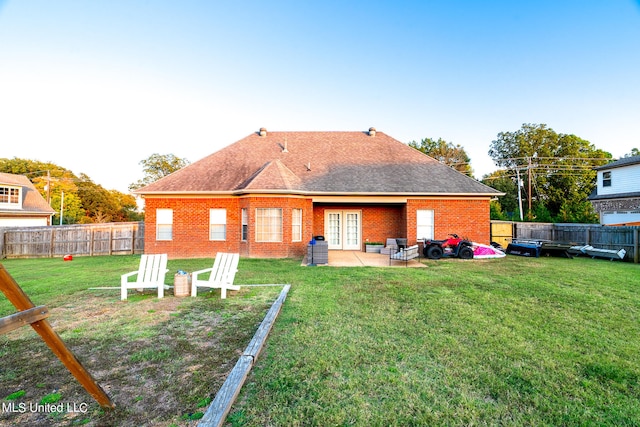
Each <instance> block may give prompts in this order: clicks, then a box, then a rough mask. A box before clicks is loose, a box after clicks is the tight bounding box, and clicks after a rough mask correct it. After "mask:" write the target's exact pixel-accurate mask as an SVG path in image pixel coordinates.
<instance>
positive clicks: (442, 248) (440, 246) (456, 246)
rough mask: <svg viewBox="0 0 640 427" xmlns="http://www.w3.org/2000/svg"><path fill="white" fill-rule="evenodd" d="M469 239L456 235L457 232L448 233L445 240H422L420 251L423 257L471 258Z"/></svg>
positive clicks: (471, 249)
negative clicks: (422, 247)
mask: <svg viewBox="0 0 640 427" xmlns="http://www.w3.org/2000/svg"><path fill="white" fill-rule="evenodd" d="M471 246H472V243H471V242H470V241H469V240H466V239H462V238H460V237H458V235H457V234H449V238H448V239H445V240H428V239H425V241H424V249H423V250H422V253H423V254H424V256H425V258H429V259H440V258H442V257H451V258H462V259H472V258H473V248H472V247H471Z"/></svg>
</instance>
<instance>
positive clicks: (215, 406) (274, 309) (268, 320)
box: [198, 285, 291, 427]
mask: <svg viewBox="0 0 640 427" xmlns="http://www.w3.org/2000/svg"><path fill="white" fill-rule="evenodd" d="M270 286H271V285H270ZM290 288H291V285H284V288H283V289H282V291H281V292H280V295H279V296H278V298H277V299H276V301H275V302H274V303H273V305H272V306H271V308H270V309H269V311H268V312H267V315H266V316H265V317H264V320H262V323H260V326H259V327H258V330H257V331H256V333H255V334H254V335H253V339H252V340H251V342H250V343H249V345H248V346H247V348H246V349H245V351H244V353H243V354H242V356H240V358H239V359H238V361H237V362H236V365H235V366H234V367H233V369H232V370H231V373H230V374H229V376H228V377H227V379H226V380H225V382H224V384H222V387H220V390H218V393H217V394H216V397H215V399H213V402H211V405H209V408H207V412H205V414H204V417H202V419H201V420H200V422H199V423H198V427H221V426H222V425H223V424H224V422H225V420H226V419H227V415H229V411H230V410H231V405H233V402H235V400H236V398H237V397H238V394H239V393H240V389H241V388H242V385H243V384H244V382H245V380H246V379H247V375H249V371H251V368H252V367H253V365H254V363H255V361H256V359H257V358H258V354H260V351H261V350H262V347H263V346H264V343H265V341H266V340H267V336H268V335H269V332H270V331H271V328H272V327H273V324H274V322H275V320H276V318H277V317H278V314H279V313H280V309H281V308H282V304H284V300H285V299H286V298H287V293H288V292H289V289H290Z"/></svg>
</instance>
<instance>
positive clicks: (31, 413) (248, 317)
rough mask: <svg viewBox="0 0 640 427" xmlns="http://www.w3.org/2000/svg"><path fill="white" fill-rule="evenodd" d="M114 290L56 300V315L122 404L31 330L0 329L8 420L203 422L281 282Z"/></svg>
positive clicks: (4, 419) (0, 372) (2, 414)
mask: <svg viewBox="0 0 640 427" xmlns="http://www.w3.org/2000/svg"><path fill="white" fill-rule="evenodd" d="M114 292H115V293H117V291H86V292H84V293H82V295H81V296H79V297H78V296H77V295H76V298H75V299H74V300H68V301H65V302H64V303H63V304H62V305H60V306H58V307H52V308H51V315H50V318H49V321H50V322H51V324H52V326H53V327H54V329H55V330H56V331H57V332H58V333H59V334H60V335H61V336H62V338H63V340H64V341H65V342H66V344H67V345H68V346H69V347H70V348H71V349H72V351H73V352H74V353H75V355H76V356H77V357H78V359H80V361H81V362H82V363H83V365H84V366H85V367H86V368H87V370H88V371H89V372H90V373H91V374H92V375H93V377H94V378H95V379H96V380H97V382H98V383H99V384H100V386H101V387H102V388H103V389H104V390H105V392H106V393H107V394H108V395H109V396H110V397H111V399H112V400H113V401H114V402H115V404H116V409H114V410H106V411H105V410H104V409H102V408H101V407H100V406H99V405H98V404H97V403H96V402H95V401H94V400H93V399H92V398H91V397H90V396H89V395H88V393H87V392H86V391H85V390H84V389H83V388H82V386H80V385H79V384H78V383H77V382H76V380H75V379H74V378H73V377H72V376H71V374H70V373H69V372H68V371H67V370H66V368H65V367H64V366H63V365H62V363H60V361H59V360H58V359H57V358H56V357H55V356H54V355H53V353H52V352H51V351H50V350H49V349H48V348H47V347H46V345H45V344H44V343H43V342H42V340H41V339H40V337H39V336H38V335H37V334H36V333H35V332H34V331H33V330H32V329H31V328H27V327H25V328H20V329H19V330H16V331H13V332H11V333H9V334H6V335H2V336H0V357H1V359H2V364H1V366H0V404H2V407H1V409H2V410H0V425H2V426H5V425H6V426H19V425H24V426H36V425H46V426H71V425H87V426H113V425H118V426H187V425H195V424H196V423H197V420H198V419H199V418H200V417H201V416H202V413H203V412H204V411H205V410H206V407H207V405H208V404H209V403H210V401H211V399H212V398H213V397H214V396H215V393H216V392H217V390H218V389H219V388H220V386H221V385H222V383H223V382H224V380H225V378H226V376H227V374H228V373H229V372H230V371H231V369H232V368H233V366H234V364H235V362H236V360H237V358H238V356H239V355H240V354H241V352H242V351H243V350H244V348H245V347H246V345H247V344H248V342H249V341H250V340H251V337H252V336H253V334H254V332H255V330H256V329H257V327H258V326H259V324H260V322H261V321H262V319H263V318H264V315H265V313H266V311H267V310H268V309H269V306H270V304H271V302H272V301H273V300H275V298H276V297H277V293H278V292H279V289H275V288H272V289H268V288H267V289H264V288H262V289H261V288H257V289H256V288H254V289H251V290H249V289H243V290H241V291H240V292H238V293H235V294H233V296H232V297H230V298H229V299H227V300H224V301H223V300H220V299H219V298H220V297H219V292H218V293H216V292H214V293H210V294H207V295H203V296H198V298H175V297H172V296H168V297H167V298H164V299H162V300H158V299H157V298H155V297H154V296H153V295H150V294H145V295H143V296H133V297H130V298H129V300H128V301H125V302H121V301H119V300H118V296H119V295H115V293H114ZM254 293H255V294H256V295H255V297H253V296H252V294H254ZM265 293H270V294H273V296H272V297H271V296H268V297H265V295H264V294H265ZM50 401H53V402H50ZM47 402H50V403H47Z"/></svg>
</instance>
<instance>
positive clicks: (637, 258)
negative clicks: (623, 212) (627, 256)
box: [633, 227, 640, 264]
mask: <svg viewBox="0 0 640 427" xmlns="http://www.w3.org/2000/svg"><path fill="white" fill-rule="evenodd" d="M639 233H640V230H638V228H637V227H636V228H634V229H633V262H635V263H636V264H638V262H640V251H638V246H639V245H640V242H638V240H640V239H638V234H639Z"/></svg>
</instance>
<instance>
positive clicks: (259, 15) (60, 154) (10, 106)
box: [0, 0, 640, 192]
mask: <svg viewBox="0 0 640 427" xmlns="http://www.w3.org/2000/svg"><path fill="white" fill-rule="evenodd" d="M639 44H640V0H635V1H633V0H562V1H558V0H536V1H512V0H495V1H491V0H476V1H465V0H447V1H445V0H439V1H436V0H422V1H403V0H393V1H391V0H389V1H376V0H367V1H360V0H353V1H345V0H323V1H304V0H290V1H281V0H272V1H242V0H237V1H232V0H230V1H225V0H219V1H207V0H202V1H198V0H181V1H162V0H156V1H143V0H108V1H107V0H93V1H77V0H56V1H50V0H4V1H3V0H0V158H14V157H18V158H23V159H31V160H38V161H43V162H53V163H55V164H57V165H59V166H62V167H64V168H66V169H70V170H72V171H73V172H74V173H76V174H80V173H84V174H86V175H88V176H89V177H90V178H91V179H92V181H93V182H94V183H96V184H99V185H102V186H103V187H105V188H106V189H109V190H118V191H122V192H128V186H129V184H131V183H134V182H136V181H138V180H139V179H141V178H143V175H144V174H143V171H142V166H141V165H140V161H142V160H144V159H147V158H148V157H149V156H151V155H152V154H154V153H158V154H173V155H175V156H178V157H181V158H186V159H187V160H189V161H190V162H195V161H197V160H199V159H201V158H203V157H205V156H207V155H209V154H212V153H214V152H216V151H218V150H220V149H222V148H224V147H225V146H227V145H230V144H231V143H233V142H235V141H238V140H240V139H242V138H244V137H246V136H247V135H249V134H251V133H253V132H257V131H258V130H259V129H260V128H261V127H265V128H267V130H271V131H366V130H367V129H369V127H371V126H373V127H375V128H376V129H377V130H378V131H380V132H384V133H386V134H388V135H390V136H392V137H393V138H395V139H397V140H399V141H402V142H405V143H408V142H410V141H420V140H421V139H423V138H434V139H437V138H442V139H444V140H445V141H447V142H451V143H453V144H457V145H460V146H462V147H463V148H464V149H465V151H466V152H467V154H468V155H469V157H470V158H471V166H472V168H473V170H474V173H475V176H476V178H478V179H480V178H482V176H483V175H485V174H488V173H490V172H492V171H494V170H496V169H497V167H496V166H495V165H494V163H493V161H492V160H491V158H490V157H489V155H488V151H489V147H490V144H491V142H492V141H493V140H495V139H497V135H498V134H499V133H500V132H515V131H517V130H519V129H520V128H521V127H522V124H524V123H537V124H542V123H544V124H546V125H547V126H549V127H551V128H552V129H554V130H555V131H556V132H558V133H565V134H574V135H577V136H579V137H580V138H582V139H585V140H587V141H589V142H590V143H591V144H593V145H594V146H595V148H599V149H603V150H606V151H608V152H610V153H611V154H612V155H613V157H614V158H618V157H621V156H624V155H625V154H627V153H630V152H631V150H632V149H633V148H640V46H639ZM355 155H357V153H356V154H355Z"/></svg>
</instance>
